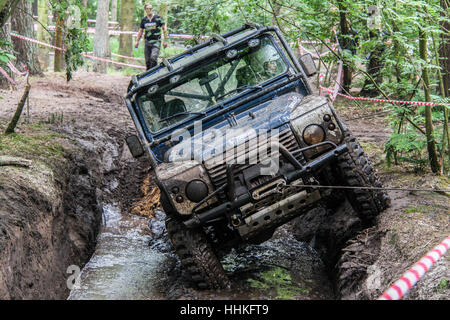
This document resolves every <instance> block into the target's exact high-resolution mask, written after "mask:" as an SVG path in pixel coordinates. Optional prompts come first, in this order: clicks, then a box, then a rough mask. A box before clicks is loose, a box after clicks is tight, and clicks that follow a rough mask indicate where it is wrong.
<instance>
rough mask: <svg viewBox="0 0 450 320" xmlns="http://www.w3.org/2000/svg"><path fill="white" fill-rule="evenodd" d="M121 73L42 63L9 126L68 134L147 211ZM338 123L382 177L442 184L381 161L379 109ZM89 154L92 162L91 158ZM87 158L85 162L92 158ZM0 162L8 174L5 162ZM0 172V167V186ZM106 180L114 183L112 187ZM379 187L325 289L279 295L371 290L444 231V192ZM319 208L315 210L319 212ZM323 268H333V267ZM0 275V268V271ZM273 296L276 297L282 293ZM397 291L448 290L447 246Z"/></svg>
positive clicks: (0, 123)
mask: <svg viewBox="0 0 450 320" xmlns="http://www.w3.org/2000/svg"><path fill="white" fill-rule="evenodd" d="M129 80H130V77H128V76H122V75H102V74H96V73H87V72H76V73H74V77H73V79H72V80H71V81H70V82H69V83H67V82H66V81H65V78H64V76H63V74H59V73H46V74H45V76H44V77H33V78H31V81H30V82H31V91H30V99H29V100H30V108H29V118H28V114H27V110H26V109H25V110H24V112H23V115H22V118H21V119H22V120H21V122H20V124H19V125H18V127H17V129H16V132H17V133H18V134H19V135H23V136H26V137H33V136H38V135H39V134H42V130H49V132H52V133H58V134H64V135H65V136H69V137H72V138H74V139H75V140H76V141H78V142H77V144H80V143H81V145H82V147H83V148H88V149H90V150H91V151H92V152H93V153H98V157H99V158H98V161H100V162H101V166H102V170H103V174H102V175H101V179H100V180H101V182H100V184H101V185H102V186H103V188H105V186H106V190H107V191H109V192H110V194H111V197H114V198H115V199H119V200H118V201H119V202H120V204H121V206H122V208H125V209H126V210H127V211H128V212H130V211H131V212H133V211H136V212H137V213H138V214H141V215H145V214H146V213H147V214H148V210H153V209H155V208H156V207H157V200H155V196H157V193H156V192H151V197H150V199H147V200H146V201H144V202H141V203H140V204H139V201H140V200H142V199H143V198H144V197H145V195H147V194H148V188H146V187H145V185H144V178H145V177H146V176H147V174H148V166H147V165H146V164H144V163H141V162H139V161H135V160H133V159H132V158H131V157H130V154H129V152H128V150H127V147H126V146H125V147H124V144H123V143H124V139H123V138H124V137H125V136H126V135H128V134H132V133H134V125H133V123H132V121H131V118H130V116H129V113H128V110H127V109H126V107H125V104H124V103H123V100H122V97H123V96H124V94H125V92H126V88H127V86H128V83H129ZM23 89H24V83H23V81H22V82H21V84H20V85H19V86H18V88H16V90H12V91H11V90H1V91H0V96H1V97H2V98H3V99H2V100H0V106H1V107H0V130H2V131H3V130H4V128H5V127H6V124H7V122H8V121H9V120H10V119H11V117H12V115H13V114H14V111H15V109H16V105H17V103H18V101H19V100H20V98H21V96H22V93H23ZM335 107H336V109H337V111H338V113H339V114H340V115H341V117H342V118H344V119H352V118H357V117H359V116H361V115H363V114H365V113H368V112H370V113H372V112H376V111H377V110H378V109H379V108H380V107H379V106H370V107H368V106H366V107H367V108H368V109H364V110H362V109H360V108H359V107H358V106H356V105H355V104H352V103H351V102H348V101H346V100H340V98H338V100H337V101H336V102H335ZM26 122H29V123H26ZM347 124H348V126H349V127H350V129H351V130H352V131H353V133H354V135H355V136H356V137H357V138H358V140H359V141H360V143H361V144H362V146H363V148H364V149H365V151H366V152H367V154H368V155H369V157H370V159H371V161H372V164H373V165H374V166H375V168H376V169H377V172H378V176H379V177H380V179H381V180H382V183H383V186H384V187H390V188H415V189H447V190H448V189H450V179H449V177H448V176H438V175H433V174H431V173H430V172H429V170H428V168H417V167H414V166H409V165H405V164H400V165H394V164H392V166H391V167H390V168H387V166H386V159H385V155H384V153H383V151H384V143H385V142H386V141H387V139H388V136H389V134H390V129H389V126H388V120H387V119H386V118H384V117H373V118H363V119H357V120H351V121H347ZM102 141H103V142H102ZM1 142H2V141H0V143H1ZM41 143H42V142H39V144H41ZM5 145H6V144H3V145H2V144H0V155H11V154H13V155H16V156H17V153H16V154H14V152H13V151H14V150H11V149H10V148H5ZM2 146H3V149H2ZM29 152H32V151H29ZM105 155H106V156H105ZM22 157H24V158H26V157H27V154H23V155H22ZM98 161H97V162H95V163H97V164H98V163H100V162H98ZM95 163H94V162H92V163H91V164H93V165H95ZM135 163H137V164H135ZM126 166H132V167H133V168H134V169H133V170H134V171H133V170H130V171H127V172H128V173H129V175H128V176H125V174H124V173H120V172H121V170H120V169H121V168H125V167H126ZM0 168H1V167H0ZM88 170H91V168H88ZM3 172H4V173H6V174H8V172H7V171H3ZM2 174H3V173H2ZM114 176H116V177H114ZM2 178H3V177H0V187H1V181H2ZM116 184H118V185H119V187H116ZM147 184H148V181H147ZM142 185H143V187H142V188H141V186H142ZM36 188H39V187H36ZM150 189H152V188H150ZM1 190H2V189H1V188H0V191H1ZM152 190H154V189H152ZM388 195H389V197H390V198H391V206H390V208H388V209H387V210H385V211H383V212H382V213H381V214H380V216H379V217H378V219H377V223H376V225H375V226H373V227H371V228H368V229H364V230H361V228H359V227H357V226H355V223H351V224H349V225H348V228H349V229H354V231H355V233H353V234H352V235H351V237H347V236H343V238H342V239H344V240H345V241H344V242H343V243H342V245H341V249H343V251H342V252H345V254H344V255H343V256H342V257H341V259H340V261H339V263H338V264H337V266H338V267H337V270H336V269H335V268H334V267H329V268H328V269H329V270H330V272H331V273H330V281H335V283H336V287H335V288H334V289H335V290H336V291H335V293H334V294H331V295H320V294H318V295H317V296H315V297H308V295H307V294H305V293H302V294H294V293H292V292H291V293H290V294H289V295H287V297H288V298H294V299H330V298H337V299H357V300H359V299H376V298H377V297H378V296H379V295H380V294H381V293H382V292H383V291H384V290H385V289H387V288H388V287H389V285H390V284H392V283H393V282H394V281H396V280H397V279H398V278H399V277H400V276H401V275H402V274H403V273H404V272H405V271H406V270H407V269H408V268H409V267H411V266H412V265H413V264H414V263H415V262H417V261H418V260H419V259H420V258H421V257H422V256H423V255H424V254H426V253H427V252H428V251H429V250H430V249H432V248H433V247H434V246H435V245H437V244H439V243H440V242H441V241H442V240H443V239H444V238H445V237H446V236H448V235H449V231H450V215H449V212H450V201H449V197H450V193H445V192H444V193H442V192H441V193H438V192H422V191H420V192H419V191H388ZM136 208H137V209H136ZM349 210H350V209H348V208H347V207H346V206H345V205H344V204H343V205H342V206H341V207H340V208H338V209H337V211H336V212H335V213H334V215H333V219H334V220H333V221H335V222H336V224H338V222H339V219H340V218H342V216H346V215H347V214H348V211H349ZM145 212H146V213H145ZM327 214H328V213H324V215H325V216H327ZM148 218H149V219H151V218H153V215H148ZM346 223H348V220H346ZM356 224H357V222H356ZM295 228H296V222H295V221H294V222H293V223H291V224H289V225H288V226H286V227H285V228H283V229H282V230H281V231H280V232H277V233H276V235H275V238H280V237H281V238H283V237H290V236H292V235H294V236H297V238H298V239H300V238H302V237H303V238H304V237H305V236H304V234H303V235H301V236H298V235H296V230H295ZM315 228H316V229H315V230H316V231H317V232H318V234H320V235H321V236H322V240H324V241H322V242H325V240H326V239H329V237H330V233H332V232H333V226H331V224H328V225H327V226H326V227H325V226H315ZM340 232H342V230H340ZM306 238H307V237H306ZM313 238H314V239H313ZM316 238H317V237H312V238H311V239H310V245H311V246H312V247H313V248H314V249H315V250H316V251H317V252H319V253H320V254H321V255H322V256H321V257H322V258H323V259H325V260H326V257H325V256H326V253H327V250H326V249H325V248H323V247H320V246H321V245H323V243H321V241H316ZM301 240H304V239H301ZM319 240H320V239H319ZM334 262H335V263H336V261H334ZM333 272H335V273H334V275H333ZM1 277H2V275H1V274H0V281H1V280H2V278H1ZM293 278H295V277H293ZM337 278H339V279H337ZM236 279H237V278H236ZM265 280H267V279H265ZM265 280H264V279H259V282H258V281H254V282H252V283H251V284H252V285H254V286H253V287H255V288H257V289H258V290H259V291H260V292H259V293H260V294H258V295H257V296H256V297H266V298H275V297H277V295H276V294H275V295H273V294H269V293H268V291H267V290H273V288H271V287H270V285H267V283H268V282H267V281H266V283H265V284H264V281H265ZM236 281H239V280H238V279H237V280H236ZM0 286H1V284H0ZM258 286H259V288H258ZM0 289H1V288H0ZM1 292H2V291H1V290H0V293H1ZM271 292H272V291H271ZM278 296H280V295H278ZM180 297H181V298H187V299H190V298H193V299H195V298H204V299H221V298H225V299H227V298H229V297H227V294H226V292H222V293H214V292H199V291H196V290H189V292H188V293H186V290H184V291H183V293H181V294H177V295H175V296H174V298H180ZM282 297H284V298H286V295H284V296H283V295H282ZM405 299H411V300H416V299H417V300H422V299H446V300H448V299H450V256H449V255H448V254H447V255H446V256H444V257H443V258H442V259H441V260H440V261H439V262H438V263H437V264H436V265H435V266H434V267H433V268H432V269H431V270H430V271H429V272H428V273H427V274H426V275H425V276H424V278H423V279H422V280H421V281H420V282H419V283H418V284H417V285H416V286H415V287H414V288H413V289H412V290H410V292H409V293H408V295H407V296H406V297H405Z"/></svg>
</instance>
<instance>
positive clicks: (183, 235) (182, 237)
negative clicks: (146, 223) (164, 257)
mask: <svg viewBox="0 0 450 320" xmlns="http://www.w3.org/2000/svg"><path fill="white" fill-rule="evenodd" d="M161 204H162V205H163V208H164V210H165V211H166V230H167V234H168V236H169V238H170V240H171V242H172V245H173V247H174V249H175V252H176V254H177V255H178V257H179V259H180V261H181V265H182V267H183V268H184V270H186V272H187V274H188V276H189V278H190V279H191V281H192V282H194V283H195V285H196V286H197V288H199V289H225V288H229V287H230V284H231V283H230V280H229V279H228V276H227V275H226V274H225V271H224V269H223V267H222V264H221V263H220V261H219V259H218V257H217V255H216V254H215V252H214V251H213V249H212V247H211V245H210V243H209V242H208V239H207V237H206V234H205V232H204V231H203V229H202V228H195V229H188V228H186V226H185V225H184V224H183V222H182V221H181V220H180V219H179V218H178V217H176V216H175V214H174V213H173V211H172V210H171V206H170V205H168V203H167V201H166V199H165V197H164V196H163V195H161Z"/></svg>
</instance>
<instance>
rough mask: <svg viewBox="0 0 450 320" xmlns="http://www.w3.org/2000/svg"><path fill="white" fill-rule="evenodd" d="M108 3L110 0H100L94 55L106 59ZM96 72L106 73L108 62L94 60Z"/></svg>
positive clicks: (98, 3)
mask: <svg viewBox="0 0 450 320" xmlns="http://www.w3.org/2000/svg"><path fill="white" fill-rule="evenodd" d="M108 4H109V0H98V2H97V17H96V23H95V35H94V56H96V57H99V58H103V59H105V58H106V57H107V56H108V55H109V54H108V48H109V46H108V42H109V34H108V11H109V10H108ZM93 70H94V72H101V73H106V71H107V63H106V62H102V61H97V60H95V61H94V67H93Z"/></svg>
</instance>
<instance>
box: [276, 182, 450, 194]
mask: <svg viewBox="0 0 450 320" xmlns="http://www.w3.org/2000/svg"><path fill="white" fill-rule="evenodd" d="M284 187H285V188H287V187H294V188H301V189H305V188H309V189H317V188H320V189H364V190H377V191H409V192H438V193H445V192H450V189H424V188H382V187H371V186H322V185H316V184H287V185H286V186H284Z"/></svg>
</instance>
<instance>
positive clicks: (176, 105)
mask: <svg viewBox="0 0 450 320" xmlns="http://www.w3.org/2000/svg"><path fill="white" fill-rule="evenodd" d="M180 112H186V106H185V104H184V101H183V100H181V99H178V98H175V99H173V100H170V101H169V102H167V103H166V107H165V108H163V110H162V112H161V119H164V118H167V117H170V116H173V115H174V114H177V113H180Z"/></svg>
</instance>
